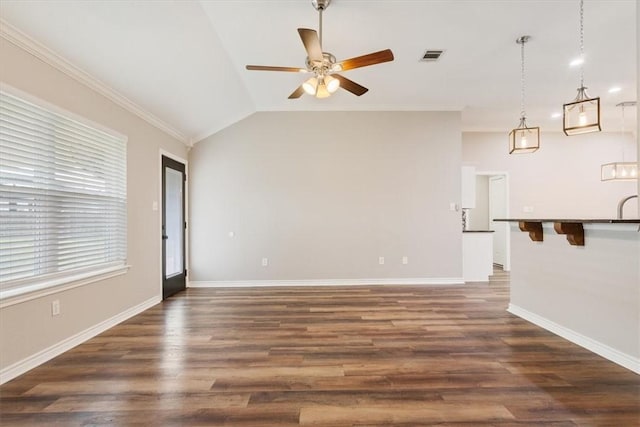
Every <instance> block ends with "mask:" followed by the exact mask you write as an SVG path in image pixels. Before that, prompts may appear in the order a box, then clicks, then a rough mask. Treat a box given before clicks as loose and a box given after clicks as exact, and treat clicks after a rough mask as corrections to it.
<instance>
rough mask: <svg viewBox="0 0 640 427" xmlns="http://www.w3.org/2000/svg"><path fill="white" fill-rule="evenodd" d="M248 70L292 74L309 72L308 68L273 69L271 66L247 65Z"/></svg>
mask: <svg viewBox="0 0 640 427" xmlns="http://www.w3.org/2000/svg"><path fill="white" fill-rule="evenodd" d="M246 68H247V70H255V71H289V72H292V73H306V72H308V70H307V69H306V68H298V67H272V66H270V65H247V67H246Z"/></svg>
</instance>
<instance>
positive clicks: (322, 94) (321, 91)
mask: <svg viewBox="0 0 640 427" xmlns="http://www.w3.org/2000/svg"><path fill="white" fill-rule="evenodd" d="M330 96H331V92H329V89H328V88H327V85H326V84H325V82H324V79H318V90H316V98H319V99H322V98H328V97H330Z"/></svg>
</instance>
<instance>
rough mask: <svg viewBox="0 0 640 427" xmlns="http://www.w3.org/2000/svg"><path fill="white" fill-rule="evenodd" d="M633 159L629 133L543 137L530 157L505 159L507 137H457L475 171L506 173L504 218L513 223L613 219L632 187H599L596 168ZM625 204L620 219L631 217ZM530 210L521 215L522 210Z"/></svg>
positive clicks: (475, 134) (631, 204)
mask: <svg viewBox="0 0 640 427" xmlns="http://www.w3.org/2000/svg"><path fill="white" fill-rule="evenodd" d="M621 142H622V144H624V148H625V152H626V156H627V158H635V157H636V145H635V143H634V141H633V137H632V136H631V134H626V135H625V136H624V138H623V137H622V136H621V135H620V133H602V132H599V133H593V134H587V135H580V136H572V137H568V136H565V135H564V134H562V133H550V132H549V133H547V132H545V133H543V134H542V135H541V139H540V147H541V148H540V149H539V150H538V151H537V152H535V153H532V154H518V155H514V154H511V155H510V154H509V153H508V150H507V133H478V132H470V133H463V135H462V159H463V161H464V162H465V163H470V164H475V165H476V167H477V170H478V171H506V172H508V173H509V192H510V194H509V196H510V203H509V208H510V216H511V217H513V218H519V217H522V218H536V217H537V218H555V217H559V218H571V217H573V218H589V217H591V218H595V217H598V218H615V217H616V214H617V205H618V201H619V200H620V199H621V198H623V197H625V196H628V195H630V194H636V193H637V184H636V183H635V182H633V181H630V182H601V181H600V165H601V164H602V163H608V162H611V161H617V160H621V156H622V154H621V145H620V144H621ZM636 203H637V202H636V201H635V200H633V201H630V202H629V203H627V206H626V208H625V216H626V217H633V216H635V212H637V207H636ZM524 206H531V207H533V208H534V211H533V212H532V213H524V212H523V207H524Z"/></svg>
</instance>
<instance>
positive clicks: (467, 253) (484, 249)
mask: <svg viewBox="0 0 640 427" xmlns="http://www.w3.org/2000/svg"><path fill="white" fill-rule="evenodd" d="M491 233H493V230H464V231H463V232H462V276H463V277H464V281H465V282H488V281H489V276H490V275H491V274H492V273H493V234H491Z"/></svg>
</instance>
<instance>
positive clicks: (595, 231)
mask: <svg viewBox="0 0 640 427" xmlns="http://www.w3.org/2000/svg"><path fill="white" fill-rule="evenodd" d="M495 221H504V222H509V223H510V225H511V231H512V232H511V297H510V303H509V309H508V310H509V312H511V313H512V314H515V315H517V316H519V317H521V318H524V319H526V320H528V321H530V322H532V323H535V324H537V325H538V326H541V327H543V328H545V329H547V330H549V331H551V332H553V333H555V334H557V335H560V336H562V337H564V338H566V339H568V340H569V341H572V342H574V343H576V344H578V345H580V346H582V347H585V348H587V349H589V350H591V351H593V352H595V353H598V354H600V355H601V356H603V357H605V358H607V359H609V360H611V361H614V362H616V363H618V364H620V365H622V366H624V367H626V368H628V369H630V370H632V371H634V372H637V373H640V232H639V229H640V219H592V218H590V219H575V218H574V219H557V218H550V219H531V218H515V219H496V220H495Z"/></svg>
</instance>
